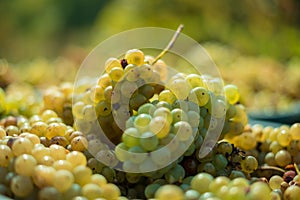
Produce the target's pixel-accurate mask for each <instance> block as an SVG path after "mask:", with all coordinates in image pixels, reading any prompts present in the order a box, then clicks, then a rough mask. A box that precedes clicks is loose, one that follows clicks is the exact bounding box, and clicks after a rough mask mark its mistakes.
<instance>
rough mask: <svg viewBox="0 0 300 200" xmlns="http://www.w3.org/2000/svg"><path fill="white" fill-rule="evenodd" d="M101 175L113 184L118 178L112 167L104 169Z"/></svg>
mask: <svg viewBox="0 0 300 200" xmlns="http://www.w3.org/2000/svg"><path fill="white" fill-rule="evenodd" d="M101 174H102V175H103V176H104V177H105V178H106V180H107V181H108V182H113V181H114V180H115V178H116V171H115V170H114V169H112V168H110V167H106V166H105V167H103V168H102V171H101Z"/></svg>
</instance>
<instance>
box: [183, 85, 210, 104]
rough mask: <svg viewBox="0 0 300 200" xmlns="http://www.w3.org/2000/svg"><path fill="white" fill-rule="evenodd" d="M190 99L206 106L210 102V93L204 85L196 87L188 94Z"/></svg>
mask: <svg viewBox="0 0 300 200" xmlns="http://www.w3.org/2000/svg"><path fill="white" fill-rule="evenodd" d="M188 99H189V101H191V102H194V103H196V104H198V105H199V106H204V105H206V104H207V103H208V101H209V99H210V95H209V93H208V91H207V90H206V89H205V88H203V87H196V88H193V89H192V90H191V91H190V94H189V96H188Z"/></svg>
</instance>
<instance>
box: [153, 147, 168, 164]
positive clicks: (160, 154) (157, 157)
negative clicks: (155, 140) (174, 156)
mask: <svg viewBox="0 0 300 200" xmlns="http://www.w3.org/2000/svg"><path fill="white" fill-rule="evenodd" d="M150 157H151V159H152V161H153V162H154V163H155V164H157V165H159V166H163V167H164V166H166V165H167V164H170V162H171V152H170V150H169V148H160V149H158V150H156V151H153V152H151V154H150Z"/></svg>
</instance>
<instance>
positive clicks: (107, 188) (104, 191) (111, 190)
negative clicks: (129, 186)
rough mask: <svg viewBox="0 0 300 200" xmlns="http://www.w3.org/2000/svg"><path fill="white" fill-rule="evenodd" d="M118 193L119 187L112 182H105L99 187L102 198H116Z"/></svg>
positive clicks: (119, 192) (119, 193) (112, 199)
mask: <svg viewBox="0 0 300 200" xmlns="http://www.w3.org/2000/svg"><path fill="white" fill-rule="evenodd" d="M120 195H121V191H120V189H119V188H118V187H117V186H116V185H114V184H112V183H108V184H105V185H103V186H102V187H101V197H102V198H104V199H111V200H114V199H115V200H117V199H119V196H120Z"/></svg>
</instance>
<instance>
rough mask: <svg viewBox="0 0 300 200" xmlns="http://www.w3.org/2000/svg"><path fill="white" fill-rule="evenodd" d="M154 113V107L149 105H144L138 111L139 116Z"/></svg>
mask: <svg viewBox="0 0 300 200" xmlns="http://www.w3.org/2000/svg"><path fill="white" fill-rule="evenodd" d="M155 111H156V107H155V106H154V105H153V104H151V103H145V104H143V105H142V106H140V107H139V109H138V115H140V114H149V115H151V116H152V115H154V112H155Z"/></svg>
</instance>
